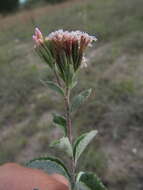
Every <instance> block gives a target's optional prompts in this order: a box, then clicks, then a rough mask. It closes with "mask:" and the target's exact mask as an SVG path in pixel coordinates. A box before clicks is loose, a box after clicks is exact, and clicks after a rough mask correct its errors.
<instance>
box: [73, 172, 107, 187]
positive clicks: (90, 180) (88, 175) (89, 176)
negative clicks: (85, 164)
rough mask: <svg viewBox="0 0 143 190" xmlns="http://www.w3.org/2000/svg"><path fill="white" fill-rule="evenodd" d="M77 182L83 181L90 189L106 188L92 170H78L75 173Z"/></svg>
mask: <svg viewBox="0 0 143 190" xmlns="http://www.w3.org/2000/svg"><path fill="white" fill-rule="evenodd" d="M77 182H83V183H84V184H85V185H86V186H87V187H88V188H90V189H91V190H107V188H106V187H105V186H104V185H103V183H102V182H101V180H100V178H99V177H97V175H96V174H94V173H92V172H80V173H79V174H78V175H77Z"/></svg>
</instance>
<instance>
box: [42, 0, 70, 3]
mask: <svg viewBox="0 0 143 190" xmlns="http://www.w3.org/2000/svg"><path fill="white" fill-rule="evenodd" d="M45 1H46V2H47V3H51V4H54V3H62V2H64V1H68V0H45Z"/></svg>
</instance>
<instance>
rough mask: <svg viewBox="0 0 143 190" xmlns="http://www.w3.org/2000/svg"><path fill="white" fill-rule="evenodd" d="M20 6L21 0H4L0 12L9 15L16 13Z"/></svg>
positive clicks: (0, 5) (1, 2) (0, 3)
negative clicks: (9, 13) (12, 12)
mask: <svg viewBox="0 0 143 190" xmlns="http://www.w3.org/2000/svg"><path fill="white" fill-rule="evenodd" d="M18 6H19V0H4V1H0V12H1V13H7V12H11V11H14V10H16V9H17V8H18Z"/></svg>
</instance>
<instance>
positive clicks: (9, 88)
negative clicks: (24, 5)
mask: <svg viewBox="0 0 143 190" xmlns="http://www.w3.org/2000/svg"><path fill="white" fill-rule="evenodd" d="M142 7H143V1H142V0H136V1H135V0H121V1H116V0H108V1H107V0H96V1H95V0H82V1H80V0H79V1H76V2H70V3H63V4H60V5H58V6H44V7H40V8H36V9H32V10H31V11H26V10H24V11H22V12H21V13H17V14H16V15H15V16H14V15H13V16H11V17H6V18H4V19H0V23H1V28H0V43H1V46H0V106H1V109H0V129H1V133H0V163H4V162H7V161H18V162H22V163H23V162H25V159H31V158H33V157H36V156H40V155H43V154H44V153H45V151H47V152H48V153H49V154H50V152H51V150H50V149H49V148H48V142H50V140H51V139H53V138H54V137H55V136H56V137H57V136H60V132H59V131H58V130H57V129H55V128H54V127H53V125H52V124H51V116H50V115H51V113H53V112H54V111H55V109H56V110H57V109H58V111H59V112H61V111H62V112H63V105H62V103H61V101H60V98H58V97H57V96H56V95H54V93H52V92H51V91H49V90H48V89H45V87H43V86H42V84H41V83H40V82H39V79H40V78H42V79H45V80H47V78H51V77H52V74H51V73H50V71H47V67H46V66H45V65H43V64H41V61H40V60H39V59H38V57H37V56H36V54H35V53H34V51H33V44H32V39H31V36H32V34H33V31H34V27H35V26H38V27H40V28H41V30H42V31H44V34H45V35H46V34H48V33H49V32H51V31H53V30H57V29H60V28H63V29H68V30H77V29H79V30H84V31H86V32H88V33H90V34H92V35H96V37H97V38H98V42H97V43H96V44H95V46H94V47H93V48H92V49H91V51H89V52H87V58H88V60H89V63H88V67H87V68H86V69H83V70H82V71H81V73H80V76H79V83H80V88H79V86H77V88H76V91H78V92H79V91H81V90H82V89H85V88H86V87H87V86H88V87H91V88H93V94H92V96H91V98H90V99H89V102H87V104H86V105H84V106H83V107H82V108H81V111H80V113H77V114H76V115H75V119H74V122H73V125H74V127H75V132H76V133H78V134H81V133H82V132H86V131H89V130H90V129H94V128H96V129H98V130H99V135H98V137H97V139H96V140H95V142H94V143H93V146H92V147H91V148H89V150H88V151H87V152H86V154H85V159H84V160H81V168H82V169H83V168H84V167H83V165H84V166H86V168H87V169H88V170H93V171H96V172H97V173H98V174H99V175H100V176H102V177H103V178H104V180H105V182H106V183H107V184H108V186H109V189H111V190H112V189H117V190H120V189H125V190H134V189H139V190H141V189H142V188H143V184H142V182H141V181H142V180H141V179H142V177H143V176H142V169H143V168H142V164H141V163H142V162H141V160H142V154H143V153H142V148H141V147H142V142H143V138H142V133H143V117H142V115H143V98H142V97H143V65H142V63H143V55H142V52H143V25H142V22H143V11H142ZM73 95H74V92H73ZM46 133H47V136H46ZM132 150H133V152H132ZM135 150H136V151H137V153H134V152H136V151H135ZM55 154H58V153H57V152H56V153H55ZM89 158H90V159H89ZM82 164H83V165H82ZM131 179H132V180H131ZM132 184H133V185H132Z"/></svg>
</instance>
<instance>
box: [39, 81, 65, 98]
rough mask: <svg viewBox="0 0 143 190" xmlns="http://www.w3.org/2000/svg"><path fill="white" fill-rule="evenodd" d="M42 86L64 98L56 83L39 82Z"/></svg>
mask: <svg viewBox="0 0 143 190" xmlns="http://www.w3.org/2000/svg"><path fill="white" fill-rule="evenodd" d="M41 82H42V83H43V84H44V85H47V86H48V87H49V88H50V89H51V90H54V91H55V92H57V93H59V94H61V95H62V96H64V91H63V89H62V88H61V87H60V86H59V85H57V84H56V83H54V82H52V81H41Z"/></svg>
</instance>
